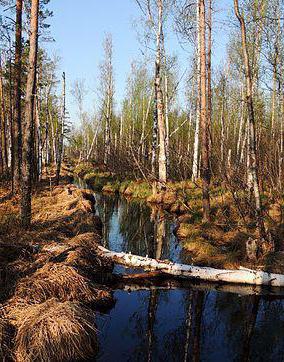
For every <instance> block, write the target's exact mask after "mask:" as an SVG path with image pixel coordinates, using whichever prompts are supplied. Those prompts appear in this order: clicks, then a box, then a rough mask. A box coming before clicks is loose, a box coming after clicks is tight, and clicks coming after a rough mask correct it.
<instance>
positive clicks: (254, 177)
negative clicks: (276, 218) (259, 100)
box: [234, 0, 266, 238]
mask: <svg viewBox="0 0 284 362" xmlns="http://www.w3.org/2000/svg"><path fill="white" fill-rule="evenodd" d="M234 5H235V14H236V17H237V19H238V20H239V23H240V27H241V33H242V50H243V61H244V67H245V76H246V103H247V110H248V120H249V137H248V143H249V169H248V174H249V179H250V180H251V182H252V192H253V194H254V201H255V213H256V220H257V227H258V232H259V236H260V237H262V238H265V237H266V232H265V227H264V222H263V213H262V205H261V198H260V191H259V176H258V164H257V156H256V137H255V118H254V107H253V96H252V94H253V88H252V75H251V66H250V61H249V54H248V48H247V34H246V24H245V21H244V18H243V16H242V15H241V14H240V10H239V2H238V0H234Z"/></svg>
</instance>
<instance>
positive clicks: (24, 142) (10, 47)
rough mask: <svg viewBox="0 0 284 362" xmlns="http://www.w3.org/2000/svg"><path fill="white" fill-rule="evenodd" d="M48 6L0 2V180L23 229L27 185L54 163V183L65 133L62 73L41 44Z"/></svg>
mask: <svg viewBox="0 0 284 362" xmlns="http://www.w3.org/2000/svg"><path fill="white" fill-rule="evenodd" d="M48 2H49V0H42V1H39V0H32V1H25V2H24V1H23V0H17V1H2V2H1V5H2V14H3V15H2V18H1V19H2V21H1V24H0V31H1V38H0V40H1V65H0V103H1V110H0V114H1V122H0V134H1V137H0V177H1V178H2V179H7V180H10V181H11V190H12V192H13V193H14V194H16V193H19V194H20V195H21V220H22V223H23V225H24V226H29V224H30V221H31V193H32V186H33V185H34V184H35V183H36V182H37V181H39V180H40V179H41V176H42V174H43V171H44V169H45V168H47V167H48V166H49V165H51V164H55V166H56V178H57V182H58V181H59V174H60V168H61V162H62V158H63V152H64V149H63V148H64V141H63V138H64V136H66V135H67V134H68V132H69V125H68V117H67V112H66V105H65V104H66V103H65V93H66V92H65V88H66V87H65V73H63V75H62V81H61V80H58V79H57V75H56V73H57V66H58V62H59V59H58V58H57V57H54V58H53V59H51V58H49V56H48V55H47V53H46V51H45V50H44V48H43V46H41V44H43V43H44V42H46V41H52V39H51V37H50V34H49V25H48V24H47V22H48V18H49V17H50V16H52V13H51V12H50V11H49V10H48V9H47V5H48ZM13 18H14V19H15V20H13Z"/></svg>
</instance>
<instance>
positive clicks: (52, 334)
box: [15, 299, 97, 362]
mask: <svg viewBox="0 0 284 362" xmlns="http://www.w3.org/2000/svg"><path fill="white" fill-rule="evenodd" d="M96 350H97V338H96V328H95V318H94V315H93V313H92V312H90V311H89V310H87V309H86V308H84V307H83V306H82V305H81V304H79V303H74V302H64V303H61V302H58V301H57V300H56V299H50V300H48V301H46V302H45V303H42V304H39V305H33V306H31V307H29V308H27V309H26V311H25V316H24V318H23V320H22V323H21V326H20V327H19V329H18V332H17V335H16V341H15V355H16V359H17V361H18V362H44V361H52V362H62V361H75V360H79V359H84V358H87V357H90V356H93V355H94V354H95V352H96Z"/></svg>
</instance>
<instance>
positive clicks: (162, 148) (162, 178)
mask: <svg viewBox="0 0 284 362" xmlns="http://www.w3.org/2000/svg"><path fill="white" fill-rule="evenodd" d="M157 3H158V12H159V16H158V31H157V50H156V62H155V88H156V91H155V94H156V107H157V121H158V134H159V162H158V166H159V167H158V171H159V173H158V174H159V183H160V184H163V183H165V182H166V181H167V160H166V129H165V120H164V101H163V93H162V88H161V52H162V37H163V0H158V2H157Z"/></svg>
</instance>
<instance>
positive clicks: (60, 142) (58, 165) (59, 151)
mask: <svg viewBox="0 0 284 362" xmlns="http://www.w3.org/2000/svg"><path fill="white" fill-rule="evenodd" d="M65 115H66V78H65V72H63V74H62V111H61V122H60V125H59V126H60V135H59V140H58V149H57V160H56V185H58V184H59V179H60V170H61V164H62V159H63V152H64V147H63V143H64V128H65Z"/></svg>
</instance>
